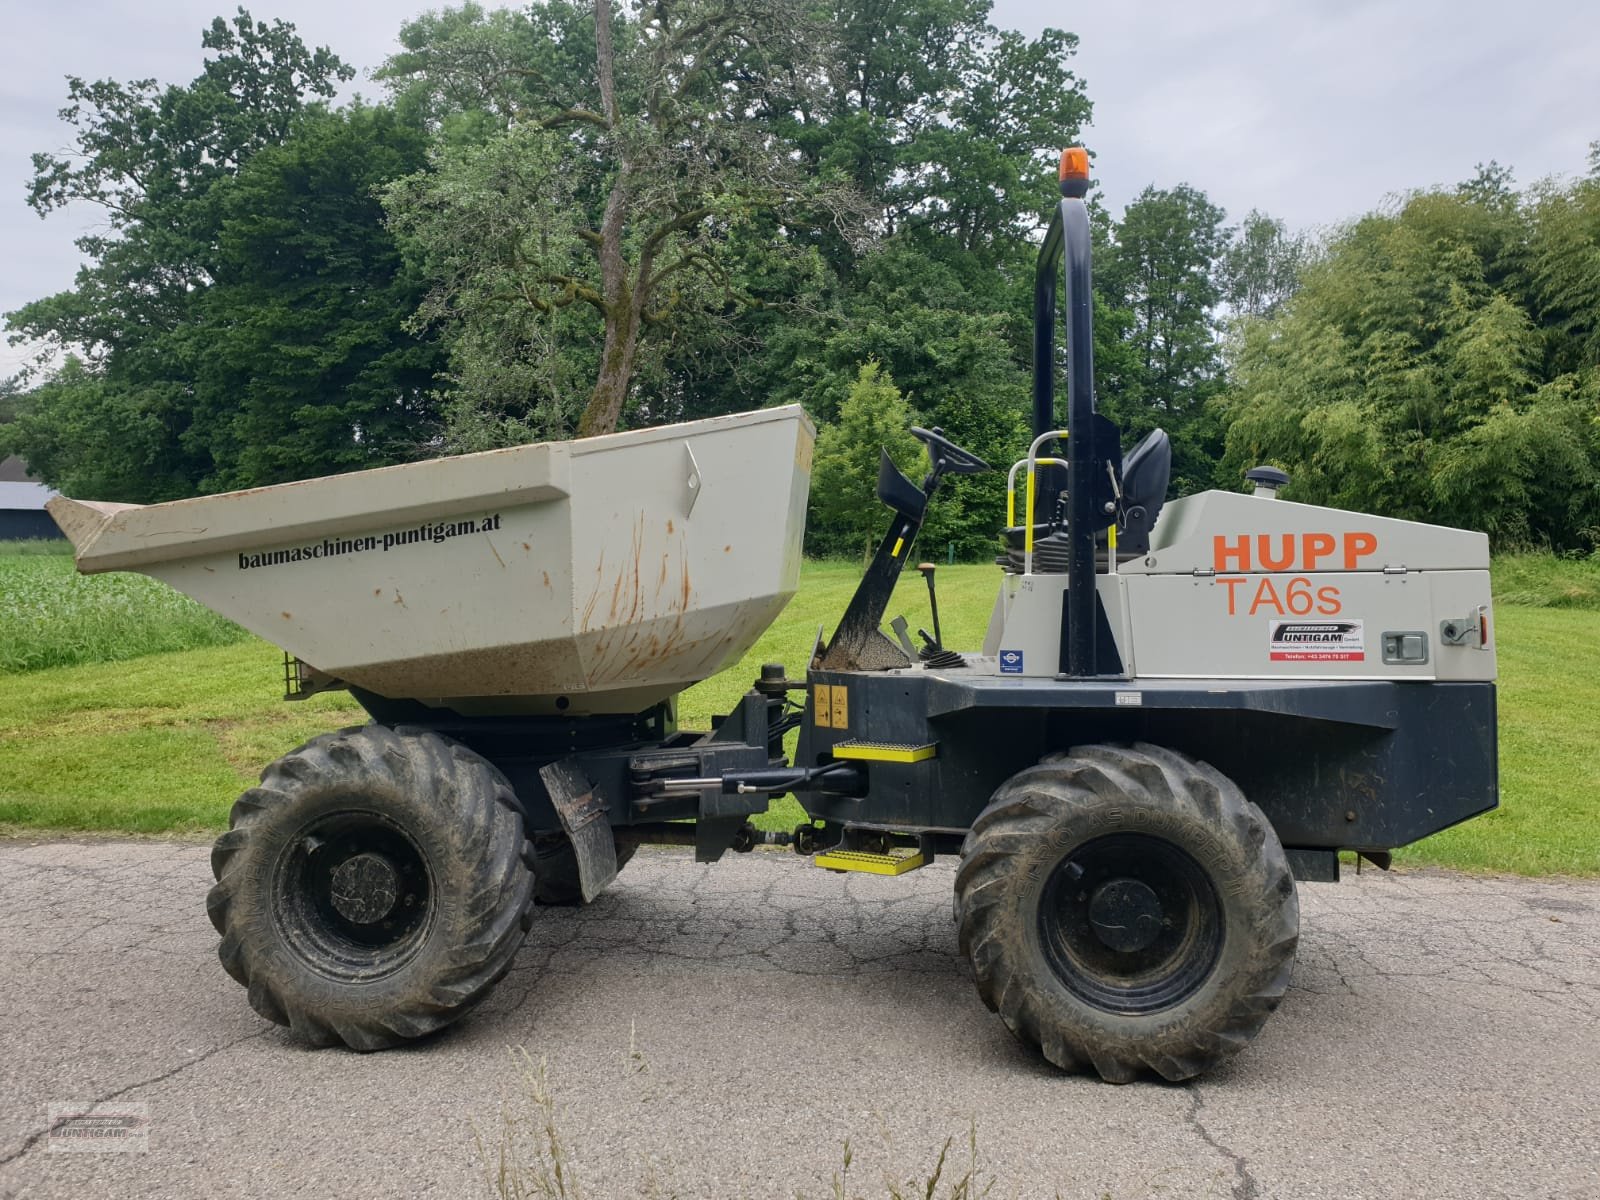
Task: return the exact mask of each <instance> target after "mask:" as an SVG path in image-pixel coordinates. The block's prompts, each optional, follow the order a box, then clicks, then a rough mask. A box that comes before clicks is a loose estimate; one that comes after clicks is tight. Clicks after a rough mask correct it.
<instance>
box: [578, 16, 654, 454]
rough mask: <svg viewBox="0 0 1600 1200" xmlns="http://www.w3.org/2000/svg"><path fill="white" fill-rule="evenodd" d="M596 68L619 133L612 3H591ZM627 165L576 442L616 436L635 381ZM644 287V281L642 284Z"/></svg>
mask: <svg viewBox="0 0 1600 1200" xmlns="http://www.w3.org/2000/svg"><path fill="white" fill-rule="evenodd" d="M594 25H595V39H594V40H595V66H596V68H597V74H598V76H599V83H600V101H601V107H602V109H603V110H604V115H605V119H606V126H607V128H608V129H609V130H610V132H611V133H612V134H613V135H615V133H616V130H617V91H616V81H615V75H614V71H615V61H616V56H615V51H614V50H613V48H612V44H611V3H610V0H595V4H594ZM628 182H629V179H628V162H627V158H626V157H625V156H622V155H619V156H618V162H617V177H616V179H615V180H613V181H612V184H611V194H610V195H609V196H607V197H606V213H605V218H604V219H603V220H602V221H601V224H600V245H599V254H600V291H601V294H602V295H603V296H604V297H605V313H606V339H605V347H604V349H603V350H602V352H601V355H600V373H599V375H598V376H596V378H595V382H594V391H593V392H592V393H590V395H589V403H588V405H587V406H586V407H585V408H584V410H583V417H582V418H581V419H580V420H579V421H578V436H579V437H581V438H584V437H595V436H597V435H598V434H602V433H615V432H616V428H617V422H618V421H620V420H621V419H622V406H623V404H624V402H626V400H627V398H628V384H629V382H630V381H631V379H632V378H633V352H634V349H635V347H637V346H638V344H639V324H640V313H641V303H642V301H643V296H641V295H640V294H639V293H640V291H641V290H642V288H633V287H630V286H629V280H628V264H627V260H626V259H625V258H624V257H623V253H622V235H623V226H624V224H625V222H626V219H627V210H628ZM641 283H642V280H641Z"/></svg>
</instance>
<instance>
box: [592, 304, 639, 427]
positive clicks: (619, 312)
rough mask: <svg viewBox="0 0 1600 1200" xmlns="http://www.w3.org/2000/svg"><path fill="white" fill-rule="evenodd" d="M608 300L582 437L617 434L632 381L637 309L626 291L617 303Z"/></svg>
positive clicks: (636, 336) (637, 324)
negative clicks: (604, 329)
mask: <svg viewBox="0 0 1600 1200" xmlns="http://www.w3.org/2000/svg"><path fill="white" fill-rule="evenodd" d="M607 301H608V303H607V306H606V340H605V348H604V349H603V350H602V351H601V354H600V374H599V375H598V376H596V377H595V381H594V391H593V392H592V393H590V396H589V403H588V405H587V406H586V407H585V408H584V410H583V417H582V419H581V420H579V422H578V436H579V437H581V438H585V437H595V436H596V435H598V434H602V433H615V432H616V429H617V422H618V421H620V420H621V419H622V406H623V405H624V404H625V403H626V402H627V399H628V384H629V382H630V381H631V380H632V378H633V351H634V348H635V347H636V346H637V345H638V344H639V314H638V312H637V311H636V309H637V306H636V305H635V304H634V302H633V297H632V296H631V295H628V294H627V293H626V291H624V294H623V295H622V296H621V297H619V298H618V300H617V301H612V300H611V298H610V297H609V296H608V297H607Z"/></svg>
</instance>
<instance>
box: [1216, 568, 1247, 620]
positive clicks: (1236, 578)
mask: <svg viewBox="0 0 1600 1200" xmlns="http://www.w3.org/2000/svg"><path fill="white" fill-rule="evenodd" d="M1217 582H1218V583H1220V584H1223V585H1224V586H1226V587H1227V589H1228V615H1229V616H1230V617H1231V616H1233V615H1234V613H1235V609H1234V606H1233V590H1234V588H1236V587H1238V586H1239V585H1240V584H1241V583H1248V582H1249V580H1247V579H1245V578H1244V576H1242V575H1233V576H1228V577H1225V578H1218V580H1217Z"/></svg>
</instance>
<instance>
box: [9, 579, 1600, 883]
mask: <svg viewBox="0 0 1600 1200" xmlns="http://www.w3.org/2000/svg"><path fill="white" fill-rule="evenodd" d="M34 559H37V560H38V561H48V563H49V569H51V570H55V571H57V572H58V574H56V575H54V576H51V575H48V574H44V573H42V572H41V571H40V570H39V569H38V568H37V566H36V563H35V562H34V561H32V560H34ZM1508 563H1509V565H1504V564H1502V563H1497V564H1496V580H1497V590H1498V592H1499V594H1500V604H1499V607H1498V608H1497V610H1496V612H1497V617H1498V632H1497V640H1498V643H1499V655H1500V670H1501V690H1500V720H1501V742H1500V753H1501V786H1502V806H1501V808H1500V809H1499V811H1497V812H1495V813H1493V814H1491V815H1490V816H1487V817H1484V818H1480V819H1478V820H1475V821H1470V822H1468V823H1467V824H1465V825H1463V826H1460V827H1459V828H1457V829H1453V830H1448V831H1446V832H1445V833H1442V834H1440V835H1438V836H1436V837H1434V838H1430V839H1428V840H1427V841H1425V842H1422V843H1419V844H1418V845H1417V846H1415V847H1412V848H1410V849H1407V850H1405V851H1403V852H1402V853H1401V855H1400V858H1401V860H1402V861H1403V862H1406V863H1410V864H1430V865H1439V866H1448V867H1455V868H1460V869H1466V870H1476V871H1515V872H1520V873H1526V874H1549V873H1561V874H1577V875H1600V751H1597V749H1596V745H1595V724H1596V714H1600V649H1596V646H1597V643H1600V611H1595V609H1596V607H1597V606H1600V569H1597V568H1595V567H1594V566H1593V564H1589V563H1572V564H1568V563H1556V562H1555V560H1552V559H1548V558H1536V557H1534V556H1529V557H1526V558H1517V559H1512V560H1508ZM19 564H21V566H20V567H19ZM63 568H65V570H63ZM857 574H858V571H857V568H856V567H855V566H854V565H848V564H833V563H814V564H807V566H806V568H805V571H804V573H803V576H802V581H801V588H800V593H799V595H797V596H796V597H795V599H794V601H793V602H792V603H791V604H790V606H789V608H788V609H787V611H786V612H785V613H784V615H783V617H782V618H781V619H780V620H779V621H778V622H777V623H775V624H774V625H773V627H772V628H771V629H770V630H768V631H767V633H766V634H765V635H764V636H763V637H762V639H761V640H760V642H758V643H757V645H756V646H755V647H754V648H753V649H752V651H751V652H750V654H749V655H747V656H746V658H745V659H744V661H743V662H742V663H741V664H739V665H738V666H737V667H735V668H733V669H731V670H729V671H726V672H724V673H723V674H722V675H720V676H718V677H716V678H714V679H711V680H708V681H706V682H705V683H703V684H700V685H699V686H698V687H695V688H693V689H691V690H690V691H688V692H687V693H685V695H684V697H683V701H682V704H681V707H680V720H681V722H682V724H683V725H685V726H686V727H693V726H703V725H704V724H705V723H706V722H707V721H708V720H709V718H710V717H711V715H712V714H713V713H715V712H725V711H727V710H728V709H729V708H730V707H731V706H732V704H733V703H734V701H736V700H737V698H738V697H739V695H740V694H742V693H743V691H744V690H745V689H746V688H747V687H748V686H749V682H750V680H751V679H752V678H754V676H755V674H756V671H757V669H758V667H759V664H761V663H762V662H770V661H778V662H784V663H787V664H789V666H790V667H791V669H794V670H798V669H799V667H800V664H802V663H804V662H805V660H806V658H807V655H808V654H809V653H810V650H811V647H812V643H813V641H814V640H815V638H816V636H817V629H818V626H819V625H821V626H826V627H828V629H829V631H831V629H832V624H833V622H834V621H835V620H836V619H837V617H838V614H839V613H840V612H841V611H842V609H843V607H844V604H845V601H846V600H847V599H848V597H849V594H850V591H851V589H852V588H853V587H854V586H855V581H856V578H857ZM939 578H940V587H939V598H940V606H939V607H940V614H941V616H942V617H943V619H944V625H945V635H946V640H947V641H949V642H951V643H952V644H954V645H966V646H972V645H976V644H978V643H979V642H980V641H981V639H982V634H983V627H984V624H985V623H986V622H987V620H988V615H989V608H990V604H991V603H992V600H993V595H994V588H995V572H994V570H993V569H992V568H989V567H953V568H943V569H941V571H940V574H939ZM51 579H54V580H55V583H54V584H53V585H52V584H51V583H49V582H48V581H49V580H51ZM18 580H21V581H22V583H21V584H20V585H19V584H18V582H17V581H18ZM41 581H45V582H41ZM112 582H115V583H118V584H123V585H132V586H133V587H141V588H144V589H149V590H148V591H147V592H145V593H143V595H144V599H142V600H141V599H137V598H136V597H139V596H140V595H141V593H140V592H138V591H130V592H127V593H122V595H123V596H124V597H125V598H124V599H121V600H118V599H114V598H113V596H114V595H116V594H115V593H100V592H92V591H91V592H85V591H80V590H79V585H80V584H84V583H87V584H91V585H95V584H102V583H112ZM13 589H17V595H20V594H22V590H23V589H43V591H42V596H43V598H42V599H41V598H40V595H41V593H40V592H39V591H34V592H32V593H31V594H33V595H34V597H35V598H34V600H32V601H31V602H29V603H31V604H32V605H33V606H34V608H35V609H37V608H39V607H40V606H42V607H43V608H45V609H50V608H52V607H54V610H55V611H56V612H57V613H60V612H62V611H67V612H73V613H90V614H93V617H94V620H95V621H96V622H100V623H101V625H100V628H101V629H102V630H103V633H102V634H100V635H99V636H98V640H95V641H91V640H89V639H88V638H82V639H79V640H77V641H75V642H74V643H73V644H74V645H76V646H78V647H80V650H79V653H80V654H82V655H83V656H84V657H93V655H92V654H91V653H90V650H92V649H93V648H95V647H100V648H102V649H103V651H104V655H103V656H114V657H115V659H116V661H101V662H81V663H80V665H75V666H60V667H49V668H46V669H35V670H28V671H20V670H19V669H18V667H17V666H16V665H14V664H13V663H12V661H11V660H10V659H8V658H5V657H3V656H0V827H3V828H7V829H10V830H12V831H20V830H42V829H54V830H80V831H91V830H94V831H126V832H135V833H172V832H179V833H213V832H216V831H219V830H220V829H222V828H223V827H224V826H225V824H226V820H227V811H228V806H229V805H230V804H231V803H232V800H233V797H234V796H235V795H236V794H237V793H238V792H239V791H240V790H242V789H243V788H244V787H247V786H248V785H249V784H250V783H251V782H253V780H254V779H255V776H256V773H257V772H258V771H259V769H260V767H261V766H262V765H263V764H265V763H266V762H268V761H270V760H271V759H273V758H276V757H277V756H278V755H280V754H282V753H284V752H285V751H286V750H288V749H290V748H292V747H293V746H295V745H297V744H298V743H299V742H301V741H304V740H305V739H306V738H308V737H310V736H312V735H314V734H316V733H320V732H322V731H324V730H327V729H332V728H337V727H338V726H340V725H341V724H346V723H355V722H359V721H360V720H362V714H361V712H360V710H359V709H358V708H357V707H356V706H355V704H354V703H353V702H351V701H350V700H349V699H348V697H345V696H343V695H342V694H337V693H336V694H332V695H325V696H320V697H316V698H314V699H311V700H307V701H301V702H297V703H294V704H286V703H283V702H282V701H281V699H280V696H281V692H282V666H281V655H280V653H279V652H278V651H277V650H276V649H275V648H274V647H271V646H269V645H267V644H266V643H264V642H261V641H258V640H256V639H254V638H248V637H247V636H245V635H242V634H241V633H240V632H239V631H238V630H237V628H236V627H234V626H231V625H228V624H227V623H226V622H220V623H219V624H218V625H217V626H216V627H213V626H210V625H207V624H206V623H205V622H203V621H196V620H193V613H191V612H189V610H190V609H195V608H196V606H194V605H191V604H189V603H188V602H187V601H182V602H181V603H179V602H177V601H175V600H173V599H172V598H171V597H170V593H169V594H167V595H162V594H161V593H163V592H165V589H164V588H162V587H161V585H159V584H155V583H153V582H152V581H149V580H145V579H143V578H141V577H133V576H110V577H100V578H96V579H89V580H80V579H77V578H75V577H73V576H72V575H71V574H70V560H69V559H66V558H64V557H59V556H51V555H43V556H35V555H28V556H22V555H16V554H9V555H7V554H4V553H3V550H0V646H8V645H13V644H15V645H23V644H24V643H25V641H26V637H25V635H22V634H20V633H18V632H17V630H15V629H13V628H12V627H11V618H10V615H9V614H11V613H12V612H13V611H22V612H25V611H27V610H26V606H25V605H24V604H23V603H21V602H20V601H18V599H17V595H14V593H13ZM1518 589H1520V590H1518ZM52 595H53V596H54V597H55V599H54V600H52V599H51V596H52ZM127 597H135V598H127ZM1513 598H1514V599H1515V601H1517V602H1511V601H1513ZM119 605H124V606H126V612H127V614H128V615H127V624H126V627H124V626H123V625H122V624H119V618H118V616H117V613H118V612H119V611H121V610H119V607H118V606H119ZM146 605H148V609H149V610H153V611H154V612H155V613H157V614H165V616H161V615H157V616H155V617H152V616H150V614H149V611H148V610H147V608H146V607H145V606H146ZM197 611H199V612H200V613H204V610H197ZM890 611H891V612H897V611H899V612H904V613H906V615H907V617H908V618H909V619H910V620H911V623H912V627H913V628H915V627H916V626H917V625H918V624H926V623H927V620H926V613H927V594H926V590H925V588H924V585H923V583H922V580H921V579H920V578H919V577H917V576H914V575H913V576H911V577H910V578H907V579H903V580H902V581H901V586H900V589H899V591H898V592H897V594H896V599H895V604H894V606H893V607H892V608H891V610H890ZM27 619H28V620H30V621H34V622H38V621H39V620H40V619H41V618H39V617H38V616H34V615H30V616H28V617H27ZM30 628H33V629H35V630H37V629H38V628H39V626H38V625H37V624H35V625H32V626H30ZM135 630H136V631H138V632H132V631H135ZM119 632H120V633H122V634H123V636H120V637H119V636H117V635H118V633H119ZM38 636H44V635H38ZM163 636H164V637H165V638H167V639H168V640H165V641H163V640H160V639H161V638H162V637H163ZM240 638H243V639H244V640H237V639H240ZM186 639H192V640H189V641H187V642H186ZM45 640H48V637H45ZM219 643H220V644H219ZM174 644H176V645H184V644H189V645H194V646H195V647H196V648H192V649H183V650H168V651H167V652H164V653H142V652H141V650H140V647H144V646H155V647H166V646H171V645H174ZM60 653H63V651H61V650H59V649H56V650H51V651H50V654H51V655H55V654H60ZM134 655H138V656H137V657H134ZM19 657H20V656H19ZM36 657H37V655H36ZM52 661H54V660H52ZM801 815H802V814H801V813H800V810H799V807H798V805H796V804H795V803H794V802H793V801H792V800H783V801H780V802H778V803H777V804H776V805H774V808H773V811H772V812H770V813H768V814H767V815H766V817H765V818H764V819H763V820H762V821H761V822H760V823H761V824H763V825H765V826H766V827H768V828H790V827H792V826H793V825H794V824H795V823H796V822H798V821H799V820H800V818H801Z"/></svg>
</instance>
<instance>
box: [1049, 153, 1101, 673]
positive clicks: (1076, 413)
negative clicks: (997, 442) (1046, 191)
mask: <svg viewBox="0 0 1600 1200" xmlns="http://www.w3.org/2000/svg"><path fill="white" fill-rule="evenodd" d="M1088 191H1089V172H1088V156H1087V155H1086V154H1085V153H1084V152H1083V150H1082V149H1080V148H1077V147H1074V148H1073V149H1071V150H1068V151H1066V152H1065V153H1064V154H1063V155H1062V156H1061V197H1062V198H1061V201H1060V203H1059V204H1057V206H1056V211H1055V214H1054V215H1053V216H1052V217H1051V219H1050V227H1049V229H1047V230H1046V231H1045V235H1044V244H1043V245H1042V246H1040V247H1039V260H1038V264H1037V265H1036V267H1035V268H1034V279H1033V432H1034V436H1035V437H1036V438H1038V437H1043V436H1044V435H1046V434H1048V433H1049V432H1050V431H1051V430H1053V429H1055V428H1056V426H1057V420H1056V415H1055V395H1056V382H1055V353H1056V295H1057V281H1058V278H1059V279H1064V281H1065V286H1066V293H1067V295H1066V309H1067V313H1066V317H1067V321H1066V324H1067V421H1066V426H1067V428H1068V429H1069V430H1071V431H1072V436H1071V437H1069V438H1067V439H1066V443H1067V444H1066V447H1065V452H1064V454H1063V455H1062V457H1064V458H1065V459H1066V460H1067V539H1068V551H1067V592H1068V597H1069V600H1068V615H1067V621H1066V628H1065V630H1064V631H1063V633H1064V635H1065V641H1066V646H1065V650H1066V654H1065V655H1063V658H1064V659H1065V660H1066V661H1065V662H1064V663H1063V664H1062V665H1063V670H1064V673H1065V674H1067V675H1070V676H1079V677H1082V676H1089V675H1093V674H1095V670H1096V666H1095V664H1096V647H1095V631H1096V627H1097V625H1098V621H1097V619H1096V618H1097V617H1098V615H1099V610H1098V603H1099V602H1098V598H1097V597H1096V595H1095V581H1094V521H1095V516H1094V487H1093V483H1092V481H1091V478H1090V475H1091V473H1092V472H1094V471H1095V470H1096V469H1097V467H1096V464H1097V463H1098V462H1099V461H1100V460H1101V458H1102V457H1104V456H1103V455H1102V454H1101V453H1100V447H1099V446H1098V445H1097V444H1096V430H1097V427H1098V423H1097V422H1096V421H1095V419H1094V416H1095V406H1094V299H1093V293H1092V291H1091V273H1090V263H1089V257H1090V238H1089V210H1088V207H1087V206H1086V205H1085V204H1084V200H1083V198H1084V196H1086V195H1087V194H1088ZM1058 272H1059V273H1060V274H1059V275H1058ZM1058 492H1059V488H1058V486H1057V484H1056V482H1055V480H1054V479H1053V478H1052V477H1051V473H1048V472H1047V473H1046V477H1045V479H1044V480H1042V481H1041V483H1040V487H1039V493H1040V494H1039V504H1040V507H1041V508H1043V509H1044V511H1046V512H1049V511H1050V510H1051V507H1052V506H1053V504H1054V502H1055V500H1056V496H1057V494H1058ZM1085 598H1087V599H1085Z"/></svg>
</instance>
